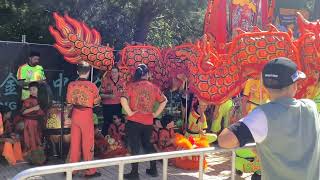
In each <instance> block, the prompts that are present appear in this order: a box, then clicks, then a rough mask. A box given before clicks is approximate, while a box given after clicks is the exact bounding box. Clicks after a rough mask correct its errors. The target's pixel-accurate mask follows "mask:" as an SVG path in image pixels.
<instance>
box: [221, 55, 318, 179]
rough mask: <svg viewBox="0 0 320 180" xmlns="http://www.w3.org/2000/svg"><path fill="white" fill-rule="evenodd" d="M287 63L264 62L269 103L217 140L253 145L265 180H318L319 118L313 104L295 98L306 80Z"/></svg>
mask: <svg viewBox="0 0 320 180" xmlns="http://www.w3.org/2000/svg"><path fill="white" fill-rule="evenodd" d="M305 77H306V76H305V74H304V73H303V72H301V71H299V70H297V65H296V64H295V63H294V62H293V61H291V60H290V59H287V58H282V57H280V58H277V59H274V60H271V61H270V62H268V63H267V64H266V65H265V67H264V69H263V72H262V79H263V85H264V86H265V87H266V88H267V90H268V91H269V93H270V99H271V102H269V103H267V104H264V105H261V106H258V107H257V108H256V109H255V110H253V111H252V112H251V113H250V114H248V115H247V116H246V117H244V118H243V119H241V120H240V121H239V122H237V123H235V124H233V125H231V126H230V127H229V128H226V129H224V130H223V131H222V132H221V134H220V135H219V137H218V142H219V145H220V146H221V147H223V148H235V147H239V146H244V145H245V144H247V143H250V142H256V144H257V145H256V147H257V151H258V155H259V158H260V160H261V175H262V179H264V180H275V179H276V180H289V179H290V180H301V179H306V180H319V179H320V165H319V163H320V119H319V114H318V112H317V107H316V104H315V103H314V102H313V101H312V100H308V99H301V100H298V99H294V96H295V94H296V92H297V87H298V86H297V82H298V80H299V79H303V78H305Z"/></svg>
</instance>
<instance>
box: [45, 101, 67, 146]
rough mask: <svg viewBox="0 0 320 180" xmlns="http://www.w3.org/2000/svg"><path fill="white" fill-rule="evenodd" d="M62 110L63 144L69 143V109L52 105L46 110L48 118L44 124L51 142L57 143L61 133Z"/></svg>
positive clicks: (59, 105)
mask: <svg viewBox="0 0 320 180" xmlns="http://www.w3.org/2000/svg"><path fill="white" fill-rule="evenodd" d="M62 109H64V112H63V117H64V124H63V134H65V135H64V136H63V140H64V142H67V143H69V142H70V127H71V118H70V117H69V114H70V112H71V108H67V107H65V106H63V105H61V104H54V105H52V107H51V108H50V109H49V110H48V116H47V117H48V118H47V122H46V131H47V132H48V134H49V137H50V139H51V140H52V141H54V142H58V141H59V139H60V133H61V122H62V118H61V114H62V113H61V111H62Z"/></svg>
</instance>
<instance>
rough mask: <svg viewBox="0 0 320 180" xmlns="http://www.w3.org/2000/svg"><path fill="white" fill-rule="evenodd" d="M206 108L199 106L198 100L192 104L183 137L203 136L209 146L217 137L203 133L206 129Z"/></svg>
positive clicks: (202, 105)
mask: <svg viewBox="0 0 320 180" xmlns="http://www.w3.org/2000/svg"><path fill="white" fill-rule="evenodd" d="M206 108H207V105H205V104H200V103H199V101H198V100H196V101H194V102H193V105H192V109H191V112H190V115H189V118H188V126H187V129H186V133H185V136H186V137H189V136H190V135H191V136H193V137H200V136H205V137H206V138H207V140H208V143H209V144H210V143H213V142H215V141H216V140H217V135H215V134H210V133H206V132H205V129H207V128H208V125H207V118H206V115H205V114H204V112H205V110H206Z"/></svg>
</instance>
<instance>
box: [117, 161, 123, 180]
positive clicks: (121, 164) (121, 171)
mask: <svg viewBox="0 0 320 180" xmlns="http://www.w3.org/2000/svg"><path fill="white" fill-rule="evenodd" d="M123 172H124V164H123V163H120V164H119V174H118V179H119V180H123Z"/></svg>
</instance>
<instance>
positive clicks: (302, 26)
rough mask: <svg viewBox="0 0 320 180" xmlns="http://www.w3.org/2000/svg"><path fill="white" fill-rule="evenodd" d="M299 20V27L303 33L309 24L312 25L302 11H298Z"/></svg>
mask: <svg viewBox="0 0 320 180" xmlns="http://www.w3.org/2000/svg"><path fill="white" fill-rule="evenodd" d="M297 22H298V28H299V31H300V32H301V33H304V32H305V30H306V29H308V26H310V24H311V23H310V22H309V21H308V20H306V19H305V18H304V17H303V15H302V14H301V13H300V12H297Z"/></svg>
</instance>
